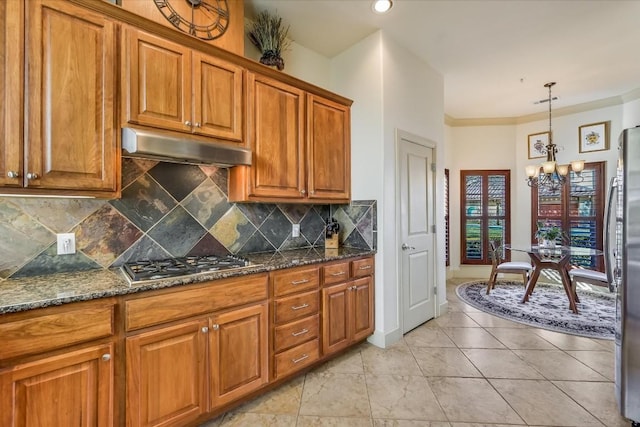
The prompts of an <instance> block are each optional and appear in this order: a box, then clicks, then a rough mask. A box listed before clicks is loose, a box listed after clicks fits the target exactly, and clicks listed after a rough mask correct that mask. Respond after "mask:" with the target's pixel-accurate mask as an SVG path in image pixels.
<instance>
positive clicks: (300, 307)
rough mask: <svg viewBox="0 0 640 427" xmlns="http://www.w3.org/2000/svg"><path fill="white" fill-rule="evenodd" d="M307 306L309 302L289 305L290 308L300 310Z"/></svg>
mask: <svg viewBox="0 0 640 427" xmlns="http://www.w3.org/2000/svg"><path fill="white" fill-rule="evenodd" d="M307 307H309V304H307V303H304V304H302V305H294V306H293V307H291V310H302V309H303V308H307Z"/></svg>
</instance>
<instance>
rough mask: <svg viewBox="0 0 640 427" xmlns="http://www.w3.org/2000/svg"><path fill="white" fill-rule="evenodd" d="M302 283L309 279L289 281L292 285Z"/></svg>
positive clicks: (307, 281)
mask: <svg viewBox="0 0 640 427" xmlns="http://www.w3.org/2000/svg"><path fill="white" fill-rule="evenodd" d="M303 283H309V279H302V280H294V281H292V282H291V284H292V285H302V284H303Z"/></svg>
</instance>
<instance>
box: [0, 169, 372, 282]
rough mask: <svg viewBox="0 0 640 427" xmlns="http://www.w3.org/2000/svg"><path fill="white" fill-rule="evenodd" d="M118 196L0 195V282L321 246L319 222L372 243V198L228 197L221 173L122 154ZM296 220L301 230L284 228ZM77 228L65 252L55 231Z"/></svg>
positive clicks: (359, 242) (362, 244) (346, 239)
mask: <svg viewBox="0 0 640 427" xmlns="http://www.w3.org/2000/svg"><path fill="white" fill-rule="evenodd" d="M122 182H123V190H122V198H121V199H118V200H110V201H104V200H91V199H47V198H21V197H6V198H2V197H0V236H2V238H1V239H0V281H1V280H4V279H6V278H8V277H14V276H15V277H25V276H32V275H39V274H49V273H54V272H69V271H79V270H86V269H96V268H111V267H118V266H120V265H122V264H123V263H125V262H128V261H133V260H140V259H162V258H168V257H172V256H184V255H206V254H219V255H222V254H227V253H252V252H264V251H277V250H287V249H296V248H301V247H309V246H314V245H315V246H322V245H324V220H325V219H326V218H330V217H332V216H333V217H335V218H336V219H337V220H338V221H339V222H340V224H341V228H342V230H341V233H340V239H341V243H342V244H343V245H345V246H351V247H359V248H362V249H372V248H375V247H376V238H375V236H376V234H377V231H376V215H377V214H376V201H375V200H362V201H356V200H354V201H353V202H352V203H351V204H350V205H298V204H268V203H238V204H234V203H229V201H228V200H227V194H228V192H227V182H228V171H227V169H223V168H217V167H215V166H193V165H182V164H173V163H163V162H155V161H150V160H143V159H135V158H124V159H123V164H122ZM292 224H300V236H299V237H292V236H291V225H292ZM65 232H73V233H75V234H76V249H77V251H78V252H77V253H76V254H74V255H62V256H58V255H56V253H55V250H56V247H55V244H54V243H55V233H65Z"/></svg>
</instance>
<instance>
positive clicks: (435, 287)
mask: <svg viewBox="0 0 640 427" xmlns="http://www.w3.org/2000/svg"><path fill="white" fill-rule="evenodd" d="M433 294H434V295H438V285H433Z"/></svg>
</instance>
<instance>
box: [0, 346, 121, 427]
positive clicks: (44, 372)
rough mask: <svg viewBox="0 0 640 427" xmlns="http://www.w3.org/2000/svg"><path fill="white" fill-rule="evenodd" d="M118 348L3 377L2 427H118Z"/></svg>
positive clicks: (34, 364)
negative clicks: (116, 372)
mask: <svg viewBox="0 0 640 427" xmlns="http://www.w3.org/2000/svg"><path fill="white" fill-rule="evenodd" d="M113 360H114V355H113V344H101V345H96V346H91V347H87V348H84V349H80V350H74V351H70V352H67V353H63V354H59V355H55V356H50V357H45V358H42V359H38V360H35V361H31V362H27V363H20V364H17V365H14V366H11V367H9V368H7V369H4V370H1V371H0V425H2V426H21V427H31V426H33V427H47V426H51V427H56V426H98V427H102V426H104V427H106V426H113V425H114V416H113V402H114V368H113V365H114V362H113Z"/></svg>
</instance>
